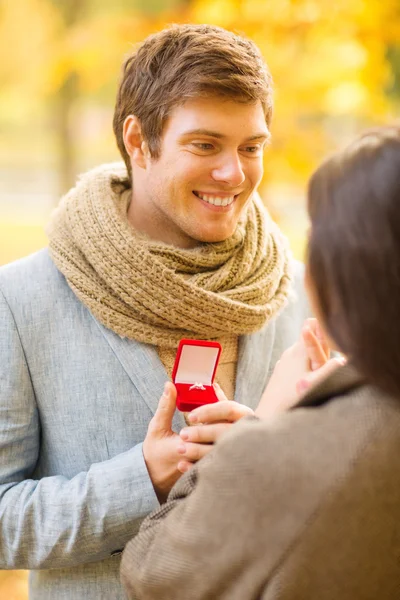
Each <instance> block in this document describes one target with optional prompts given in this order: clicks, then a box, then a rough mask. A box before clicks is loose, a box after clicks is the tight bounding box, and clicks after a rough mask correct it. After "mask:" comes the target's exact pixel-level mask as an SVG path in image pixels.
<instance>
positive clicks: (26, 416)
mask: <svg viewBox="0 0 400 600" xmlns="http://www.w3.org/2000/svg"><path fill="white" fill-rule="evenodd" d="M295 270H296V277H295V284H294V292H295V293H294V295H293V297H292V299H291V301H290V303H289V304H288V306H287V307H286V308H285V309H284V311H283V312H282V313H281V314H280V316H279V317H278V318H277V319H275V320H274V321H272V322H270V323H269V324H268V325H267V326H266V327H265V328H264V329H263V330H262V331H260V332H258V333H255V334H253V335H250V336H243V337H242V338H240V340H239V359H238V368H237V384H236V400H238V401H242V402H246V403H247V404H248V405H250V406H252V407H255V406H256V405H257V403H258V401H259V398H260V396H261V394H262V391H263V389H264V388H265V385H266V382H267V379H268V375H269V373H270V371H271V369H272V368H273V366H274V364H275V362H276V361H277V359H278V358H279V356H280V355H281V353H282V352H283V350H284V349H285V348H286V347H287V346H289V345H290V344H292V343H293V342H294V341H295V340H296V338H297V337H298V335H299V332H300V329H301V326H302V323H303V320H304V318H305V317H306V315H307V313H308V309H307V305H306V302H305V299H304V295H303V291H302V268H301V266H300V265H296V266H295ZM166 380H167V374H166V372H165V369H164V367H163V365H162V363H161V362H160V359H159V357H158V354H157V352H156V350H155V348H154V347H152V346H149V345H146V344H142V343H138V342H135V341H132V340H129V339H124V338H121V337H120V336H118V335H116V334H115V333H113V332H112V331H111V330H109V329H106V328H105V327H103V326H102V325H101V324H100V323H99V322H98V321H97V320H96V319H95V318H94V317H93V316H92V315H91V313H90V312H89V311H88V310H87V309H86V307H85V306H84V305H83V304H82V303H81V302H80V301H79V300H78V299H77V298H76V296H75V295H74V293H73V292H72V291H71V289H70V288H69V286H68V285H67V283H66V281H65V279H64V277H63V276H62V275H61V274H60V272H59V271H58V270H57V269H56V267H55V266H54V264H53V262H52V261H51V259H50V257H49V254H48V251H47V250H42V251H40V252H39V253H36V254H34V255H32V256H30V257H27V258H25V259H23V260H21V261H18V262H15V263H12V264H10V265H7V266H4V267H2V268H1V269H0V569H30V570H31V574H30V598H31V600H54V599H57V600H77V599H79V598H85V600H122V599H123V598H124V597H125V594H124V591H123V588H122V586H121V583H120V577H119V567H120V554H121V550H122V549H123V547H124V546H125V544H126V543H127V542H128V540H129V539H131V538H132V536H133V535H134V534H135V533H136V532H137V530H138V528H139V525H140V523H141V521H142V519H143V518H144V517H145V516H146V515H147V514H148V513H149V512H150V511H152V510H153V509H155V508H157V507H158V506H159V504H158V501H157V498H156V496H155V493H154V490H153V487H152V484H151V481H150V479H149V476H148V473H147V469H146V465H145V462H144V459H143V453H142V442H143V440H144V438H145V435H146V431H147V427H148V423H149V421H150V419H151V417H152V416H153V414H154V412H155V409H156V407H157V404H158V400H159V398H160V396H161V394H162V390H163V386H164V383H165V381H166ZM173 425H174V430H175V431H179V430H180V428H181V427H182V426H184V425H185V423H184V420H183V417H182V415H181V413H178V412H176V414H175V417H174V422H173Z"/></svg>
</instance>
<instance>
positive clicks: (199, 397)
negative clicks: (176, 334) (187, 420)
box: [172, 340, 221, 412]
mask: <svg viewBox="0 0 400 600" xmlns="http://www.w3.org/2000/svg"><path fill="white" fill-rule="evenodd" d="M220 355H221V344H219V343H218V342H206V341H204V340H181V341H180V342H179V346H178V350H177V353H176V358H175V364H174V368H173V371H172V380H173V382H174V384H175V386H176V391H177V398H176V407H177V408H178V410H181V411H184V412H190V411H191V410H193V409H195V408H197V407H198V406H203V404H213V403H214V402H218V398H217V396H216V395H215V391H214V388H213V382H214V377H215V373H216V371H217V366H218V361H219V357H220ZM200 386H201V387H200ZM201 388H203V389H201Z"/></svg>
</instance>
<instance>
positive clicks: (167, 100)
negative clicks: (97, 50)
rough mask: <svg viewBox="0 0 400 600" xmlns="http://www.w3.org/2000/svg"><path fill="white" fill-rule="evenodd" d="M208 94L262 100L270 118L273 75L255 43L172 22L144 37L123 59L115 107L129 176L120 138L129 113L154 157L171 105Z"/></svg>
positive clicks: (211, 28) (208, 27) (210, 27)
mask: <svg viewBox="0 0 400 600" xmlns="http://www.w3.org/2000/svg"><path fill="white" fill-rule="evenodd" d="M212 95H216V96H226V97H228V98H234V99H235V100H238V101H239V102H249V103H250V102H256V101H257V100H260V101H261V103H262V106H263V109H264V113H265V118H266V121H267V124H269V123H270V120H271V116H272V82H271V76H270V74H269V72H268V69H267V67H266V64H265V62H264V60H263V58H262V56H261V54H260V51H259V50H258V48H257V46H256V45H255V44H254V43H253V42H251V41H250V40H248V39H245V38H242V37H239V36H238V35H235V34H233V33H231V32H229V31H226V30H225V29H222V28H220V27H215V26H213V25H174V26H172V27H170V28H168V29H164V30H163V31H161V32H159V33H156V34H153V35H150V36H149V37H148V38H146V39H145V40H144V42H143V43H142V44H141V45H140V46H139V48H138V49H137V50H136V51H135V52H133V53H132V54H131V55H130V56H128V57H127V59H126V61H125V63H124V66H123V72H122V80H121V83H120V87H119V90H118V94H117V100H116V106H115V112H114V122H113V125H114V133H115V136H116V139H117V144H118V148H119V150H120V152H121V154H122V157H123V159H124V161H125V164H126V166H127V169H128V173H129V176H130V175H131V164H130V159H129V155H128V153H127V151H126V148H125V145H124V140H123V124H124V121H125V119H126V117H127V116H128V115H130V114H132V115H135V116H136V117H137V118H138V119H139V121H140V124H141V129H142V135H143V138H144V140H145V141H146V142H147V145H148V148H149V151H150V154H151V156H152V157H153V158H158V156H159V154H160V139H161V135H162V131H163V127H164V124H165V121H166V119H167V118H168V115H169V114H170V112H171V110H172V109H173V108H174V107H175V106H177V105H179V104H182V103H183V102H184V101H185V100H187V99H188V98H193V97H196V96H212Z"/></svg>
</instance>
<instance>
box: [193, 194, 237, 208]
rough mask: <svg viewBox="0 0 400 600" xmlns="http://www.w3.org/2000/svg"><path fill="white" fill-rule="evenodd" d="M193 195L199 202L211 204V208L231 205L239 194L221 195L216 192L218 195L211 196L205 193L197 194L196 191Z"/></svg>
mask: <svg viewBox="0 0 400 600" xmlns="http://www.w3.org/2000/svg"><path fill="white" fill-rule="evenodd" d="M193 194H194V195H195V196H197V198H200V200H203V201H204V202H207V204H211V205H213V206H218V207H219V206H222V207H225V206H230V205H231V204H233V202H234V201H235V199H236V198H237V197H238V196H239V194H236V195H234V194H230V195H228V194H223V193H221V192H218V194H211V193H206V192H198V191H194V192H193Z"/></svg>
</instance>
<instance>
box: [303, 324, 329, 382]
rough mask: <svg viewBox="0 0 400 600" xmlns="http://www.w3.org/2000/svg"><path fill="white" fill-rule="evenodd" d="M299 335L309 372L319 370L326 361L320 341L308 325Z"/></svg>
mask: <svg viewBox="0 0 400 600" xmlns="http://www.w3.org/2000/svg"><path fill="white" fill-rule="evenodd" d="M301 335H302V339H303V342H304V344H305V347H306V352H307V356H308V359H309V361H310V367H311V370H312V371H315V370H316V369H320V368H321V367H322V366H323V365H324V364H325V363H326V361H327V360H328V357H327V355H326V354H325V352H324V350H323V348H322V345H321V343H320V341H319V340H318V339H317V336H316V335H315V333H314V332H313V331H312V330H311V329H310V327H309V326H308V325H306V326H305V327H303V330H302V332H301Z"/></svg>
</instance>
